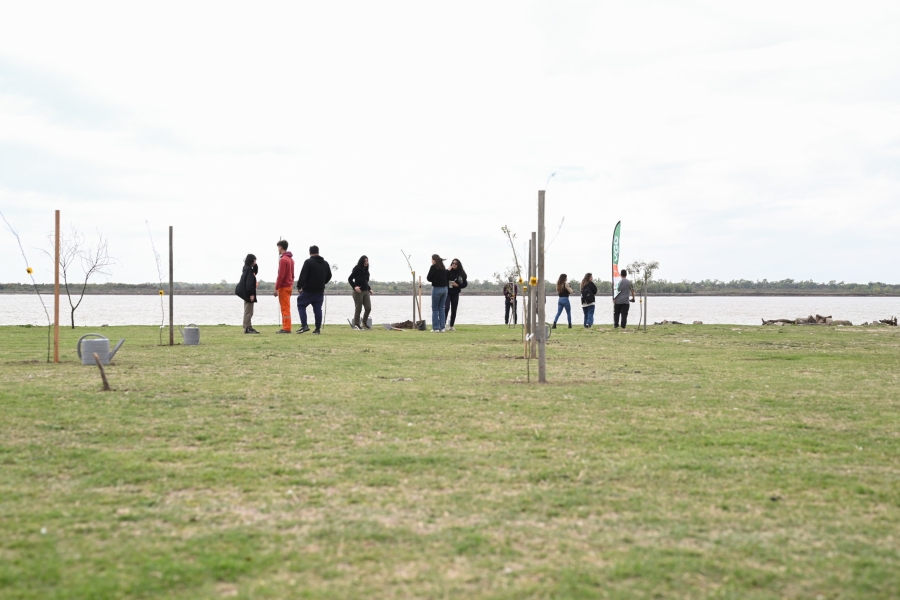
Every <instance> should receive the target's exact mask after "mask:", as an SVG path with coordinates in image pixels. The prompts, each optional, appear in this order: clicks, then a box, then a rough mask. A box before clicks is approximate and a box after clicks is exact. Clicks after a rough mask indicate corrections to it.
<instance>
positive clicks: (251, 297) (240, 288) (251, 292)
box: [234, 254, 259, 333]
mask: <svg viewBox="0 0 900 600" xmlns="http://www.w3.org/2000/svg"><path fill="white" fill-rule="evenodd" d="M258 272H259V267H258V266H257V264H256V256H254V255H253V254H248V255H247V258H245V259H244V269H243V271H241V279H240V281H238V284H237V286H235V288H234V293H235V295H236V296H237V297H238V298H240V299H241V300H243V301H244V333H259V332H258V331H257V330H255V329H253V323H252V321H253V304H254V302H256V274H257V273H258Z"/></svg>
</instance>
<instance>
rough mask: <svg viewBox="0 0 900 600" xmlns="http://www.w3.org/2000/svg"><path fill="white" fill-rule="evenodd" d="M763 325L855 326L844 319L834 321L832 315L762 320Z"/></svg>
mask: <svg viewBox="0 0 900 600" xmlns="http://www.w3.org/2000/svg"><path fill="white" fill-rule="evenodd" d="M761 320H762V324H763V325H775V326H779V327H783V326H785V325H853V323H851V322H850V321H846V320H843V319H834V318H832V316H831V315H828V316H827V317H823V316H822V315H816V316H813V315H809V316H808V317H797V318H796V319H761Z"/></svg>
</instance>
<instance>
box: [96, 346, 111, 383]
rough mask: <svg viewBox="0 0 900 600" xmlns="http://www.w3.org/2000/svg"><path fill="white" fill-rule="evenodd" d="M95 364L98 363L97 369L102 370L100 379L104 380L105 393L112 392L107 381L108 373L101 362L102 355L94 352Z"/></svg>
mask: <svg viewBox="0 0 900 600" xmlns="http://www.w3.org/2000/svg"><path fill="white" fill-rule="evenodd" d="M94 362H96V363H97V367H98V368H99V369H100V377H101V378H102V379H103V391H104V392H108V391H110V387H109V381H108V380H107V379H106V371H105V370H104V369H103V363H102V362H100V355H99V354H97V353H96V352H94Z"/></svg>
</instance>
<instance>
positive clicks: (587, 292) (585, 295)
mask: <svg viewBox="0 0 900 600" xmlns="http://www.w3.org/2000/svg"><path fill="white" fill-rule="evenodd" d="M596 298H597V286H596V285H595V284H594V276H593V275H591V274H590V273H585V275H584V279H582V280H581V310H583V311H584V328H585V329H590V328H591V327H593V325H594V308H596V307H595V301H596Z"/></svg>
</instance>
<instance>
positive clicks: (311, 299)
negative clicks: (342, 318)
mask: <svg viewBox="0 0 900 600" xmlns="http://www.w3.org/2000/svg"><path fill="white" fill-rule="evenodd" d="M324 299H325V293H324V292H318V293H316V292H314V293H310V292H300V295H299V296H297V312H299V313H300V324H301V325H302V326H303V327H306V307H307V306H309V305H310V304H312V307H313V316H314V317H315V318H316V329H319V328H321V327H322V301H323V300H324Z"/></svg>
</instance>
